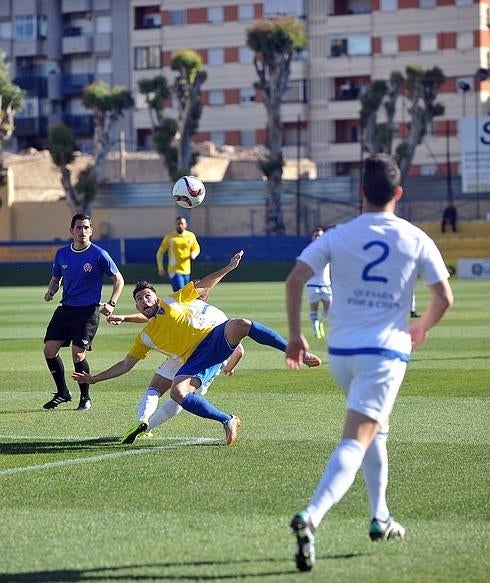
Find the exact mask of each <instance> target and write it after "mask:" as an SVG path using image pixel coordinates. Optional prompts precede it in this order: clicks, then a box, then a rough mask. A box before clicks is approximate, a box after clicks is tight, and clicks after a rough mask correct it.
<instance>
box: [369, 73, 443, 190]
mask: <svg viewBox="0 0 490 583" xmlns="http://www.w3.org/2000/svg"><path fill="white" fill-rule="evenodd" d="M444 81H445V77H444V73H443V72H442V70H441V69H439V67H434V68H432V69H428V70H426V71H424V70H423V69H421V68H420V67H418V66H415V65H409V66H407V67H406V69H405V76H404V75H403V74H402V73H400V72H398V71H395V72H393V73H392V74H391V75H390V79H389V81H388V82H386V81H384V80H375V81H373V82H372V83H371V85H370V87H369V89H368V91H367V92H366V93H365V94H364V95H363V96H362V97H361V100H360V101H361V113H360V118H361V127H362V132H363V136H362V140H363V145H364V149H365V150H366V151H368V152H369V153H371V154H375V153H377V152H386V153H388V154H393V155H394V156H395V158H396V160H397V162H398V164H399V165H400V171H401V174H402V180H404V179H405V178H406V176H407V175H408V172H409V170H410V166H411V165H412V161H413V158H414V156H415V151H416V148H417V146H418V145H420V144H421V143H422V140H423V139H424V137H425V136H426V135H427V130H428V128H429V127H430V126H431V124H432V123H433V120H434V118H435V117H437V116H440V115H443V114H444V106H443V105H442V104H440V103H438V102H437V101H436V100H437V96H438V93H439V89H440V87H441V85H442V84H443V83H444ZM400 96H403V97H404V98H405V100H406V102H407V105H408V106H407V113H408V115H409V118H410V121H409V124H408V127H409V131H408V136H407V138H406V140H401V141H400V142H399V143H398V145H397V147H396V149H395V151H394V152H393V142H394V139H395V138H396V125H395V121H394V120H395V115H396V111H397V105H398V102H399V97H400ZM381 108H384V110H385V118H386V121H385V122H383V123H378V121H377V119H378V113H379V110H380V109H381Z"/></svg>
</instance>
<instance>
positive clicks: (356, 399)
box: [286, 154, 453, 571]
mask: <svg viewBox="0 0 490 583" xmlns="http://www.w3.org/2000/svg"><path fill="white" fill-rule="evenodd" d="M361 195H362V200H363V214H361V215H360V216H359V217H357V218H355V219H353V220H352V221H350V222H348V223H345V224H343V225H337V226H336V227H335V229H331V230H329V231H328V232H327V233H325V234H324V235H323V236H322V237H320V238H319V239H317V240H316V241H315V242H313V243H312V244H310V245H309V246H308V247H307V248H306V249H305V250H304V251H303V252H302V254H301V255H300V257H299V258H298V261H297V263H296V265H295V267H294V268H293V270H292V271H291V273H290V275H289V277H288V279H287V282H286V291H287V294H286V303H287V313H288V319H289V344H288V348H287V351H286V362H287V365H288V366H289V367H290V368H293V369H297V368H299V366H300V365H301V362H302V359H303V354H304V353H305V352H307V350H308V343H307V341H306V338H305V337H304V335H303V334H302V332H301V327H300V322H301V319H300V310H301V295H302V290H303V287H304V285H305V282H306V281H307V280H308V278H309V277H311V275H312V273H315V272H317V271H319V270H320V269H321V268H322V266H324V265H326V264H327V263H330V265H331V268H332V272H333V274H334V275H333V277H332V292H333V296H334V298H335V301H334V302H333V304H332V306H331V308H330V313H329V338H328V352H329V354H330V369H331V371H332V374H333V375H334V377H335V379H336V381H337V383H338V384H339V386H340V387H341V389H342V390H343V392H344V393H345V396H346V402H347V413H346V419H345V424H344V429H343V432H342V438H341V441H340V442H339V444H338V446H337V448H336V449H335V451H334V452H333V454H332V455H331V457H330V459H329V461H328V463H327V466H326V469H325V471H324V474H323V476H322V477H321V479H320V482H319V484H318V486H317V488H316V491H315V492H314V494H313V497H312V499H311V501H310V502H309V504H308V505H307V507H306V509H305V510H303V511H301V512H298V513H297V514H296V515H295V516H294V517H293V519H292V521H291V528H292V529H293V532H294V534H295V536H296V541H297V551H296V555H295V559H296V565H297V567H298V569H299V570H301V571H309V570H310V569H311V568H312V567H313V565H314V561H315V549H314V543H315V531H316V529H317V528H318V526H319V524H320V522H321V520H322V519H323V517H324V516H325V514H326V513H327V512H328V510H330V508H331V507H332V506H333V505H334V504H336V503H337V502H339V500H340V499H341V498H342V497H343V496H344V495H345V493H346V492H347V491H348V489H349V488H350V486H351V485H352V483H353V482H354V478H355V476H356V474H357V471H358V470H359V469H360V468H361V466H362V469H363V473H364V481H365V483H366V487H367V491H368V498H369V503H370V510H371V518H372V520H371V525H370V529H369V536H370V538H371V539H372V540H381V539H388V538H403V536H404V534H405V529H404V528H403V527H402V526H401V525H400V524H398V522H396V521H395V520H394V519H393V517H392V516H391V515H390V512H389V510H388V506H387V503H386V488H387V484H388V454H387V449H386V439H387V435H388V422H389V415H390V413H391V410H392V408H393V405H394V402H395V399H396V396H397V393H398V390H399V388H400V385H401V383H402V381H403V378H404V375H405V370H406V366H407V363H408V361H409V360H410V352H411V350H412V348H417V347H418V346H419V345H420V344H421V343H422V342H423V341H424V340H425V338H426V336H427V333H428V331H429V330H430V329H431V328H432V327H433V326H434V325H435V324H437V322H438V321H439V320H440V319H441V318H442V316H443V315H444V313H445V312H446V310H447V309H448V308H449V307H450V306H451V305H452V303H453V295H452V291H451V287H450V286H449V283H448V277H449V273H448V271H447V269H446V266H445V264H444V261H443V259H442V257H441V254H440V252H439V250H438V249H437V247H436V245H435V243H434V242H433V241H432V239H430V238H429V237H428V236H427V235H426V234H425V233H424V232H423V231H421V230H420V229H418V228H417V227H415V226H414V225H412V224H411V223H409V222H407V221H405V220H403V219H400V218H398V217H397V216H396V215H395V214H394V212H395V206H396V203H397V201H398V200H400V198H401V197H402V195H403V189H402V187H401V186H400V170H399V168H398V166H397V165H396V163H395V162H394V160H393V159H392V158H391V157H390V156H387V155H385V154H377V155H374V156H371V157H369V158H368V159H367V160H365V162H364V174H363V180H362V185H361ZM417 276H420V277H421V279H422V280H423V281H424V283H425V284H426V285H427V287H428V289H429V292H430V300H429V302H428V304H427V308H426V310H425V311H424V313H423V314H422V315H421V317H420V319H418V320H417V322H414V323H412V324H411V325H409V323H408V317H409V313H410V306H411V302H412V295H413V290H414V286H415V281H416V278H417Z"/></svg>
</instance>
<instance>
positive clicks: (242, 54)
mask: <svg viewBox="0 0 490 583" xmlns="http://www.w3.org/2000/svg"><path fill="white" fill-rule="evenodd" d="M254 57H255V53H254V52H253V51H252V49H250V48H249V47H240V48H239V49H238V62H239V63H242V64H246V65H249V64H251V63H253V62H254Z"/></svg>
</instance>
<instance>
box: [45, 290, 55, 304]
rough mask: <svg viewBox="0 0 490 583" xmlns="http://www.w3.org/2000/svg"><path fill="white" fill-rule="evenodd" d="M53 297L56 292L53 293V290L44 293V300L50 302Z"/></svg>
mask: <svg viewBox="0 0 490 583" xmlns="http://www.w3.org/2000/svg"><path fill="white" fill-rule="evenodd" d="M53 298H54V293H53V292H51V291H47V292H46V293H45V294H44V301H45V302H50V301H51V300H52V299H53Z"/></svg>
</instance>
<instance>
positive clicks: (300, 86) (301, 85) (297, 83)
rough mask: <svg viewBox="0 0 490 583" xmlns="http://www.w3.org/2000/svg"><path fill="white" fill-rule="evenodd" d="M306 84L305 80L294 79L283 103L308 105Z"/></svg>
mask: <svg viewBox="0 0 490 583" xmlns="http://www.w3.org/2000/svg"><path fill="white" fill-rule="evenodd" d="M305 87H306V82H305V80H304V79H293V80H290V81H289V84H288V88H287V89H286V91H285V93H284V96H283V101H284V103H306V90H305Z"/></svg>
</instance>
